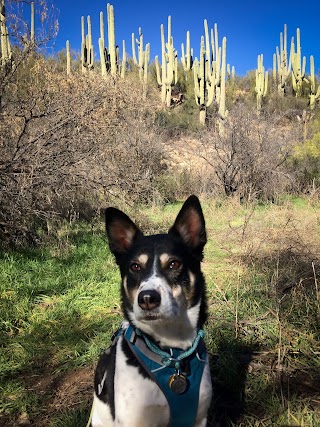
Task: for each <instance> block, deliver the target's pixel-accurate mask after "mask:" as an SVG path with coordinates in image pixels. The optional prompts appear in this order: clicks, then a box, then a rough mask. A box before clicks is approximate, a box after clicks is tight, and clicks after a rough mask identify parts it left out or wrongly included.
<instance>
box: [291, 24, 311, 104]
mask: <svg viewBox="0 0 320 427" xmlns="http://www.w3.org/2000/svg"><path fill="white" fill-rule="evenodd" d="M290 60H291V65H292V87H293V90H294V91H295V94H296V96H297V97H298V96H301V95H302V83H303V82H306V83H309V81H308V79H306V78H305V72H306V57H305V56H304V57H303V58H302V61H301V44H300V29H299V28H297V51H296V50H295V44H294V37H292V39H291V50H290Z"/></svg>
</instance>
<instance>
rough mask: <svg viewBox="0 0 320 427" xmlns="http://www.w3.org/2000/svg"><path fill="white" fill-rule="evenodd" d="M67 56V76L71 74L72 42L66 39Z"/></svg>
mask: <svg viewBox="0 0 320 427" xmlns="http://www.w3.org/2000/svg"><path fill="white" fill-rule="evenodd" d="M66 57H67V76H69V75H70V74H71V53H70V42H69V40H67V41H66Z"/></svg>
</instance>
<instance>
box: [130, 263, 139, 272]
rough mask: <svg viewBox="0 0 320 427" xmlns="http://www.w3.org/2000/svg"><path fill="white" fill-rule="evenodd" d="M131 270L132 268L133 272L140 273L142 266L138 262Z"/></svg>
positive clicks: (132, 265)
mask: <svg viewBox="0 0 320 427" xmlns="http://www.w3.org/2000/svg"><path fill="white" fill-rule="evenodd" d="M130 268H131V270H132V271H140V270H141V265H139V264H137V263H136V262H134V263H133V264H131V266H130Z"/></svg>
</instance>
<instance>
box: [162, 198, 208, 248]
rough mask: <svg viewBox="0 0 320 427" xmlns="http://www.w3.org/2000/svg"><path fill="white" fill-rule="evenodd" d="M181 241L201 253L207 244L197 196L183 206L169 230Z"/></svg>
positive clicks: (189, 199)
mask: <svg viewBox="0 0 320 427" xmlns="http://www.w3.org/2000/svg"><path fill="white" fill-rule="evenodd" d="M170 233H172V234H174V235H177V236H179V237H180V239H182V241H183V242H184V243H185V244H186V245H187V246H189V247H190V248H191V249H193V250H196V251H202V249H203V247H204V245H205V244H206V243H207V235H206V227H205V220H204V216H203V213H202V209H201V205H200V202H199V199H198V197H197V196H194V195H192V196H190V197H189V198H188V199H187V200H186V201H185V202H184V204H183V206H182V208H181V210H180V212H179V214H178V216H177V218H176V220H175V223H174V224H173V226H172V227H171V228H170V230H169V234H170Z"/></svg>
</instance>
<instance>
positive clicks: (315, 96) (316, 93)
mask: <svg viewBox="0 0 320 427" xmlns="http://www.w3.org/2000/svg"><path fill="white" fill-rule="evenodd" d="M319 99H320V85H318V89H317V84H316V78H315V75H314V58H313V56H312V55H311V56H310V94H309V104H310V109H311V110H314V108H315V106H316V101H318V100H319Z"/></svg>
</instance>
